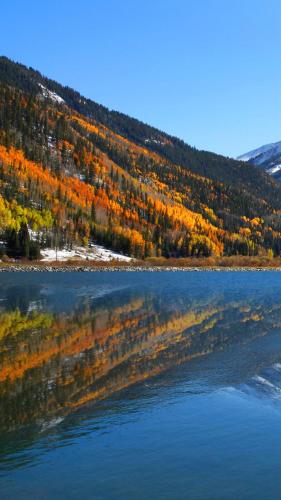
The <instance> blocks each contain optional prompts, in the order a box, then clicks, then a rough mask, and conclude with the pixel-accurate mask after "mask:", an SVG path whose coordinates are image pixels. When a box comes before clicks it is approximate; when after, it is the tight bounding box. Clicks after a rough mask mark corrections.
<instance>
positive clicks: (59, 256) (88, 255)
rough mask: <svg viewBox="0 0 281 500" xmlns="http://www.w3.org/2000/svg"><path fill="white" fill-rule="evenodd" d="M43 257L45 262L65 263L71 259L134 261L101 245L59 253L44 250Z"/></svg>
mask: <svg viewBox="0 0 281 500" xmlns="http://www.w3.org/2000/svg"><path fill="white" fill-rule="evenodd" d="M41 255H42V257H43V259H42V261H44V262H52V261H55V260H58V261H61V262H63V261H67V260H69V259H70V260H71V259H73V260H74V259H82V260H95V261H103V262H109V261H111V260H119V261H123V262H130V261H132V260H134V259H133V258H132V257H128V256H127V255H121V254H119V253H117V252H113V251H112V250H108V249H107V248H104V247H102V246H101V245H92V246H91V247H88V248H85V247H78V246H77V247H74V248H73V249H72V250H67V249H62V250H57V251H56V250H55V249H53V248H44V249H43V250H41Z"/></svg>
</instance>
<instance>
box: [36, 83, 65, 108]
mask: <svg viewBox="0 0 281 500" xmlns="http://www.w3.org/2000/svg"><path fill="white" fill-rule="evenodd" d="M38 85H39V87H40V88H41V90H42V95H43V96H44V97H45V98H47V99H51V100H52V101H53V102H56V103H58V104H62V103H64V102H65V101H64V99H63V98H62V97H60V96H59V95H58V94H56V93H55V92H52V91H51V90H49V89H47V87H44V85H42V83H38Z"/></svg>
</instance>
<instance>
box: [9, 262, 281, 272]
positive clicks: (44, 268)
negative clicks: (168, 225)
mask: <svg viewBox="0 0 281 500" xmlns="http://www.w3.org/2000/svg"><path fill="white" fill-rule="evenodd" d="M163 271H169V272H179V271H186V272H190V271H197V272H199V271H204V272H208V271H209V272H210V271H228V272H230V271H231V272H233V271H235V272H237V271H278V272H279V271H281V267H168V266H167V267H165V266H151V267H144V266H143V267H142V266H120V267H118V266H114V267H112V266H101V267H94V266H65V267H64V266H60V267H58V266H52V265H40V266H36V265H29V264H26V265H22V264H18V265H16V264H9V265H4V266H3V265H2V266H1V265H0V272H11V273H13V272H51V273H61V272H63V273H64V272H68V273H69V272H92V273H101V272H163Z"/></svg>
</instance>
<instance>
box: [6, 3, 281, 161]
mask: <svg viewBox="0 0 281 500" xmlns="http://www.w3.org/2000/svg"><path fill="white" fill-rule="evenodd" d="M1 18H2V22H1V30H0V47H1V49H0V50H1V53H2V54H3V55H6V56H8V57H10V58H12V59H14V60H17V61H19V62H22V63H24V64H26V65H28V66H32V67H34V68H36V69H38V70H39V71H41V72H42V73H44V74H45V75H47V76H49V77H51V78H54V79H56V80H58V81H59V82H61V83H63V84H67V85H69V86H71V87H74V88H75V89H77V90H79V91H80V92H81V93H82V94H84V95H85V96H87V97H90V98H92V99H93V100H95V101H97V102H99V103H102V104H104V105H106V106H108V107H109V108H111V109H117V110H119V111H122V112H125V113H127V114H129V115H131V116H134V117H136V118H139V119H141V120H143V121H145V122H147V123H149V124H151V125H154V126H156V127H158V128H160V129H162V130H165V131H167V132H169V133H171V134H173V135H176V136H178V137H180V138H182V139H184V140H185V141H186V142H188V143H189V144H191V145H194V146H196V147H198V148H200V149H208V150H212V151H215V152H218V153H223V154H226V155H229V156H236V155H238V154H240V153H244V152H246V151H248V150H249V149H253V148H255V147H258V146H260V145H262V144H265V143H267V142H273V141H278V140H279V141H280V140H281V127H280V122H281V57H280V56H281V28H280V26H281V1H280V0H56V1H55V0H45V1H40V0H9V1H2V2H1Z"/></svg>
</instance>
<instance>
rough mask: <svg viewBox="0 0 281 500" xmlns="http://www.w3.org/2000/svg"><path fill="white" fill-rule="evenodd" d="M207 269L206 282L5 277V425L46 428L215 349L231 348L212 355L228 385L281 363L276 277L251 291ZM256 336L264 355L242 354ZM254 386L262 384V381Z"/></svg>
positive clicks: (0, 329)
mask: <svg viewBox="0 0 281 500" xmlns="http://www.w3.org/2000/svg"><path fill="white" fill-rule="evenodd" d="M188 274H189V273H188ZM195 274H196V273H195ZM205 276H206V277H207V283H206V278H204V277H202V276H200V277H199V275H197V276H194V275H192V274H189V275H188V279H185V280H183V279H182V277H181V276H180V274H178V273H177V275H176V274H175V275H173V276H172V277H171V276H169V277H168V276H167V275H166V276H163V275H162V276H161V277H159V276H158V275H156V276H154V277H151V276H143V275H142V277H141V278H139V282H136V279H135V277H134V276H129V277H126V278H124V277H122V276H120V277H119V280H118V281H117V279H116V278H115V281H116V282H115V283H114V282H113V281H114V280H113V278H112V274H110V273H109V275H108V276H107V278H105V277H102V278H98V277H95V283H94V284H93V277H91V278H89V277H87V279H86V278H84V277H83V278H82V277H81V276H77V277H73V278H72V281H71V282H69V278H64V277H63V276H62V277H60V278H57V281H55V280H54V279H53V281H52V282H51V281H50V280H49V281H48V280H47V281H46V279H43V280H42V278H41V277H40V278H41V282H40V280H39V278H38V277H34V279H31V278H30V277H29V282H28V283H25V282H24V280H23V281H22V283H21V284H16V283H15V279H14V280H13V279H11V277H9V278H7V283H5V280H4V279H2V281H3V283H2V288H1V292H0V429H1V432H2V433H4V432H6V431H10V430H14V429H17V428H20V427H22V426H25V425H30V424H32V423H37V424H39V425H41V426H42V427H43V428H46V426H48V422H49V421H51V422H54V421H55V422H56V421H57V422H59V421H60V419H61V418H62V417H63V416H65V415H66V414H70V413H72V412H73V411H75V410H76V409H77V408H80V407H81V406H82V405H85V403H92V402H96V401H98V400H101V399H105V398H108V397H109V396H111V395H112V394H114V393H116V392H117V391H120V390H121V389H124V388H128V387H130V386H133V385H134V384H136V383H137V382H143V381H145V380H150V378H151V377H154V376H156V375H160V374H164V373H167V372H169V370H171V369H172V368H173V369H174V368H175V367H176V366H182V365H183V364H185V365H184V366H185V367H186V362H191V360H194V359H200V358H203V359H204V360H205V359H207V361H206V363H205V369H206V367H207V366H208V363H210V362H211V363H212V359H213V360H214V359H215V358H210V357H208V356H207V355H209V354H211V353H216V352H219V351H223V352H224V353H225V352H227V353H228V355H227V356H228V357H227V356H226V355H224V356H223V357H221V358H220V359H219V360H218V361H213V362H214V363H215V367H214V366H213V371H212V370H211V372H212V373H211V375H210V371H209V372H208V376H209V380H208V381H206V383H207V384H208V383H209V384H210V379H211V378H212V376H213V378H214V374H218V373H219V374H220V380H219V383H220V384H221V385H223V384H225V383H227V382H232V383H234V382H235V383H236V382H237V383H238V382H240V383H242V382H245V381H246V380H247V378H250V377H255V376H257V373H259V371H261V370H262V369H264V367H266V366H269V365H270V364H273V363H277V361H278V360H279V359H280V347H281V346H280V343H279V332H280V331H281V314H280V313H281V303H280V300H279V296H280V294H278V293H277V291H278V287H279V284H278V282H274V280H273V285H272V283H271V284H270V286H263V287H261V288H260V289H259V287H256V286H255V293H253V290H252V289H251V288H249V287H248V288H245V287H244V286H243V284H242V283H241V281H239V279H238V278H235V279H236V282H235V279H234V281H233V283H232V284H231V287H229V286H227V287H226V286H223V283H224V280H225V278H224V277H223V276H219V277H218V278H216V279H215V278H214V277H213V276H211V274H208V275H207V274H206V275H205ZM67 279H68V281H67ZM256 279H258V277H257V278H256ZM64 281H65V283H64ZM263 285H264V283H263ZM276 287H277V290H276ZM276 333H278V336H277V337H276V335H275V336H274V334H276ZM264 337H265V338H266V343H265V342H264V341H263V340H262V339H263V338H264ZM254 340H255V341H256V342H257V341H258V340H259V342H260V343H259V344H258V343H257V344H256V345H257V346H261V347H258V348H257V351H256V352H255V350H253V348H252V346H251V349H250V350H249V351H247V347H246V348H244V351H243V352H242V351H241V345H244V346H247V344H248V343H249V342H252V341H254ZM234 346H236V351H235V349H234V350H233V348H234ZM237 346H239V350H238V352H237ZM230 347H232V350H230V351H229V348H230ZM276 347H277V348H276ZM245 349H246V350H245ZM243 353H244V354H243ZM206 356H207V357H206ZM229 356H230V357H229ZM243 356H244V357H245V359H244V358H243ZM209 358H210V359H211V361H210V359H209ZM189 366H190V364H189ZM191 366H193V368H194V370H195V371H196V367H194V364H193V365H191ZM276 366H278V365H276ZM201 369H202V365H201ZM276 371H278V376H279V372H280V370H279V368H278V370H276ZM230 372H231V375H230ZM181 373H184V372H183V371H182V370H181ZM194 373H195V372H194ZM189 376H190V374H189ZM190 377H191V378H192V379H193V381H194V380H195V378H196V376H195V375H193V376H192V375H191V376H190ZM227 377H230V380H227ZM260 377H262V376H260ZM239 378H240V379H242V380H239ZM263 379H264V380H267V379H266V377H263ZM280 381H281V373H280ZM216 383H217V382H216ZM269 383H271V382H269ZM269 383H268V384H267V383H266V382H265V383H264V382H263V385H264V387H263V389H264V388H267V389H272V387H271V386H270V385H269ZM252 385H253V386H256V385H262V378H260V379H253V383H252ZM274 385H275V386H276V384H274ZM245 387H246V386H245ZM278 387H279V386H278ZM280 388H281V383H280ZM245 390H246V389H245ZM280 392H281V389H280Z"/></svg>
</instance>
